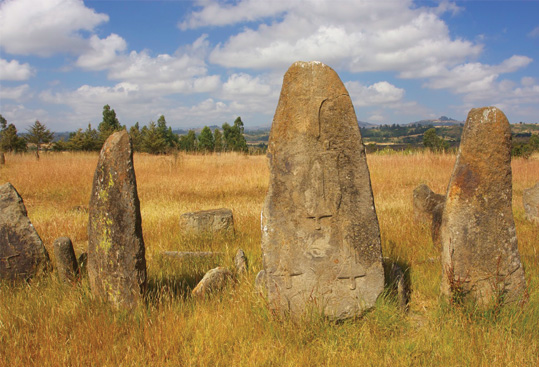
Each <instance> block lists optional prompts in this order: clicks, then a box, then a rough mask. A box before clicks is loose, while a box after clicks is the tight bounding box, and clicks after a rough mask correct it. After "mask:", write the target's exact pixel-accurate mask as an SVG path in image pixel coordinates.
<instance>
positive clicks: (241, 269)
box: [234, 248, 248, 274]
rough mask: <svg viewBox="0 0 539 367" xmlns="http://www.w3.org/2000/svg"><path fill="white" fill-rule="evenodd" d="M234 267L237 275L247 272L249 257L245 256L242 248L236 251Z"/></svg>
mask: <svg viewBox="0 0 539 367" xmlns="http://www.w3.org/2000/svg"><path fill="white" fill-rule="evenodd" d="M234 266H235V267H236V273H237V274H244V273H246V272H247V267H248V263H247V256H245V252H243V250H242V249H241V248H240V249H238V251H236V256H235V257H234Z"/></svg>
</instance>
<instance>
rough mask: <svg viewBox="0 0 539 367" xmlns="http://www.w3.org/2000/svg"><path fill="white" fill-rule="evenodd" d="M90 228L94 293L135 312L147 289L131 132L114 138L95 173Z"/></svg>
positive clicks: (106, 146)
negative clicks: (132, 308)
mask: <svg viewBox="0 0 539 367" xmlns="http://www.w3.org/2000/svg"><path fill="white" fill-rule="evenodd" d="M89 213H90V214H89V215H90V220H89V223H88V277H89V280H90V286H91V288H92V292H93V293H94V294H95V295H97V296H99V297H101V298H103V299H105V300H107V301H109V302H111V303H113V304H114V305H116V306H118V307H120V306H122V307H131V306H135V305H136V304H137V303H138V302H139V301H140V300H141V298H142V296H143V293H144V291H145V288H146V259H145V249H144V240H143V237H142V221H141V216H140V203H139V198H138V194H137V182H136V178H135V170H134V168H133V150H132V147H131V141H130V138H129V135H128V134H127V131H125V130H122V131H119V132H116V133H114V134H112V135H111V136H110V137H109V138H108V139H107V141H106V142H105V144H104V145H103V148H102V149H101V153H100V155H99V161H98V164H97V168H96V170H95V175H94V181H93V187H92V196H91V198H90V204H89Z"/></svg>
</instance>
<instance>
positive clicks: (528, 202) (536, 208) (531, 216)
mask: <svg viewBox="0 0 539 367" xmlns="http://www.w3.org/2000/svg"><path fill="white" fill-rule="evenodd" d="M522 204H523V205H524V210H525V211H526V217H527V218H528V220H530V221H532V222H535V223H537V224H539V182H537V183H536V184H535V186H533V187H530V188H528V189H525V190H524V193H523V194H522Z"/></svg>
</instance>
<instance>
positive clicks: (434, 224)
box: [414, 184, 445, 245]
mask: <svg viewBox="0 0 539 367" xmlns="http://www.w3.org/2000/svg"><path fill="white" fill-rule="evenodd" d="M444 205H445V196H444V195H440V194H436V193H434V192H433V191H432V190H431V189H430V188H429V187H428V186H427V185H425V184H421V185H419V186H418V187H416V188H415V189H414V216H415V218H416V220H421V219H426V220H428V221H430V223H431V227H430V230H431V235H432V242H433V243H435V244H438V245H439V243H440V226H441V225H442V214H443V211H444Z"/></svg>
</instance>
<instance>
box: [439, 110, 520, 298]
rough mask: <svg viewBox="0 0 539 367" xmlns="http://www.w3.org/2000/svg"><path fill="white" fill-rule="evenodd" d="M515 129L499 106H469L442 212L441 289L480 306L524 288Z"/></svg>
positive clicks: (516, 295) (514, 293) (515, 294)
mask: <svg viewBox="0 0 539 367" xmlns="http://www.w3.org/2000/svg"><path fill="white" fill-rule="evenodd" d="M511 200H512V183H511V129H510V126H509V122H508V121H507V118H506V117H505V115H504V113H503V112H502V111H500V110H499V109H497V108H496V107H484V108H475V109H472V110H471V111H470V113H469V114H468V118H467V120H466V124H465V126H464V130H463V132H462V139H461V143H460V148H459V152H458V155H457V161H456V163H455V168H454V169H453V173H452V175H451V180H450V182H449V187H448V189H447V196H446V202H445V208H444V213H443V216H442V227H441V239H442V266H443V268H442V283H441V289H442V293H443V294H445V295H447V296H451V297H453V299H456V298H461V297H469V298H471V299H473V300H475V301H476V302H477V304H478V305H488V304H489V303H491V302H496V303H499V302H510V301H515V300H518V299H519V298H520V297H521V295H522V294H523V292H524V291H525V279H524V269H523V268H522V264H521V262H520V255H519V252H518V247H517V237H516V231H515V223H514V220H513V211H512V205H511Z"/></svg>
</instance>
